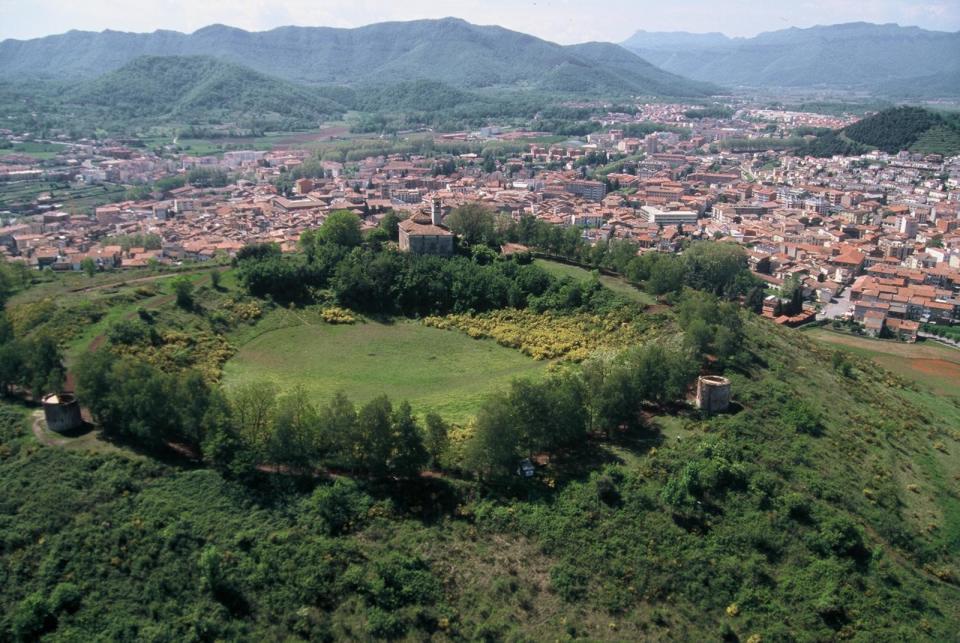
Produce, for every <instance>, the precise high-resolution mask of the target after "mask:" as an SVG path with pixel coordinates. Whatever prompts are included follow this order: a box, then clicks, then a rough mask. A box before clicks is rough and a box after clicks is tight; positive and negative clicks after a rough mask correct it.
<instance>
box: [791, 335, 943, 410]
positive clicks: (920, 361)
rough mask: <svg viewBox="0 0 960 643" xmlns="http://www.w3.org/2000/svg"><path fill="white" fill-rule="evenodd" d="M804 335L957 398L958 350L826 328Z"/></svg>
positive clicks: (941, 345)
mask: <svg viewBox="0 0 960 643" xmlns="http://www.w3.org/2000/svg"><path fill="white" fill-rule="evenodd" d="M807 335H809V336H810V337H812V338H814V339H816V340H817V341H820V342H825V343H828V344H832V345H835V346H838V347H840V348H842V349H843V350H847V351H849V352H851V353H855V354H857V355H860V356H862V357H868V358H870V359H872V360H873V361H875V362H876V363H877V364H880V365H881V366H883V367H884V368H886V369H887V370H889V371H891V372H893V373H896V374H897V375H900V376H902V377H905V378H907V379H909V380H913V381H915V382H919V383H921V384H923V385H925V386H927V387H929V388H930V389H931V390H932V391H933V392H934V393H937V394H938V395H943V396H948V397H954V398H957V399H960V350H957V349H955V348H951V347H949V346H945V345H943V344H937V343H935V342H931V341H924V342H920V343H917V344H905V343H902V342H895V341H885V340H877V339H869V338H866V337H855V336H853V335H847V334H843V333H835V332H832V331H829V330H826V329H815V330H811V331H807Z"/></svg>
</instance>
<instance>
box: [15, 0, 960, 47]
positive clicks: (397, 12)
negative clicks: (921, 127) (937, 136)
mask: <svg viewBox="0 0 960 643" xmlns="http://www.w3.org/2000/svg"><path fill="white" fill-rule="evenodd" d="M449 9H450V5H449V4H448V3H445V2H440V1H439V0H412V1H411V2H407V3H404V4H403V6H398V5H396V4H394V3H383V2H377V1H372V0H353V1H351V2H346V1H344V0H332V1H328V2H324V3H323V6H318V5H316V4H314V3H311V2H309V1H308V0H280V1H270V0H236V1H234V2H228V1H227V0H208V1H206V2H204V3H202V5H201V4H199V3H193V2H191V0H155V1H151V2H139V1H129V2H120V1H118V0H89V1H88V2H85V3H82V4H77V3H65V2H61V1H60V0H34V1H32V2H29V3H28V2H21V1H20V0H0V11H2V12H3V14H4V16H5V20H4V22H3V24H2V25H0V40H6V39H10V38H13V39H19V40H27V39H31V38H39V37H43V36H48V35H54V34H59V33H64V32H66V31H70V30H74V29H75V30H82V31H103V30H106V29H110V30H114V31H128V32H152V31H156V30H173V31H180V32H183V33H192V32H194V31H196V30H198V29H201V28H203V27H205V26H209V25H212V24H223V25H228V26H231V27H237V28H239V29H244V30H247V31H266V30H270V29H274V28H277V27H283V26H303V27H340V28H355V27H361V26H364V25H369V24H374V23H379V22H397V21H401V22H403V21H411V20H419V19H439V18H444V17H457V18H462V19H464V20H467V21H468V22H471V23H474V24H480V25H493V24H496V25H499V26H502V27H505V28H507V29H512V30H514V31H520V32H524V33H528V34H531V35H534V36H537V37H540V38H543V39H545V40H550V41H554V42H558V43H561V44H573V43H578V42H585V41H590V40H601V41H608V42H621V41H623V40H625V39H626V38H629V37H630V36H631V35H632V34H633V33H635V32H636V31H638V30H643V31H648V32H669V31H685V32H690V33H716V32H719V33H723V34H724V35H727V36H730V37H751V36H755V35H757V34H758V33H762V32H766V31H776V30H780V29H787V28H790V27H798V28H809V27H812V26H816V25H832V24H839V23H848V22H871V23H875V24H887V23H895V24H898V25H901V26H905V27H908V26H916V27H920V28H922V29H928V30H932V31H948V32H953V31H960V3H952V2H944V1H940V0H932V1H926V0H900V1H894V0H880V1H878V2H872V3H870V4H869V5H867V6H864V3H862V2H854V1H852V0H805V1H803V2H784V1H781V0H772V1H771V2H767V3H763V4H762V5H758V4H756V3H753V2H748V1H746V0H729V1H727V2H723V3H714V2H710V1H709V0H680V1H678V2H676V3H673V4H672V5H670V6H664V5H661V4H659V3H652V2H646V1H641V2H629V0H609V1H608V2H606V3H605V4H604V5H602V7H600V8H596V7H594V8H590V7H586V6H583V5H582V3H579V2H573V1H571V0H547V1H540V0H537V1H529V0H528V1H526V2H508V1H507V0H487V1H485V2H480V1H479V0H465V1H464V2H461V3H458V5H457V9H458V10H457V13H456V14H455V15H451V14H450V11H449Z"/></svg>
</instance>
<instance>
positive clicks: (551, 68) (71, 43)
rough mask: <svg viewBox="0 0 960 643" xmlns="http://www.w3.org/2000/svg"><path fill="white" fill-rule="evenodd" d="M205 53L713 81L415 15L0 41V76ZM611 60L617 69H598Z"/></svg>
mask: <svg viewBox="0 0 960 643" xmlns="http://www.w3.org/2000/svg"><path fill="white" fill-rule="evenodd" d="M144 55H148V56H158V55H161V56H172V55H177V56H184V55H203V56H215V57H217V58H220V59H223V60H226V61H229V62H233V63H237V64H241V65H244V66H246V67H250V68H251V69H254V70H256V71H259V72H261V73H265V74H270V75H273V76H277V77H279V78H283V79H285V80H289V81H294V82H299V83H309V84H346V85H351V86H359V85H368V84H396V83H400V82H408V81H414V80H431V81H437V82H442V83H446V84H448V85H451V86H455V87H459V88H471V89H475V88H485V87H519V88H529V89H539V90H548V91H556V90H560V91H564V92H574V93H587V92H590V93H593V92H598V91H602V92H605V93H616V94H650V95H670V96H704V95H708V94H710V93H712V92H714V91H716V88H715V87H714V86H713V85H708V84H705V83H699V82H692V81H689V80H687V79H684V78H679V77H677V76H676V75H673V74H670V73H667V72H664V71H663V70H660V69H657V68H656V67H654V66H653V65H651V64H649V63H648V62H647V61H645V60H643V59H641V58H640V57H638V56H637V55H635V54H633V53H631V52H628V51H626V50H624V49H623V48H621V47H619V46H617V45H609V44H605V45H599V44H591V45H579V46H574V47H564V46H561V45H557V44H555V43H551V42H547V41H545V40H541V39H539V38H535V37H533V36H529V35H526V34H522V33H518V32H515V31H510V30H507V29H503V28H501V27H494V26H478V25H473V24H470V23H468V22H465V21H463V20H459V19H454V18H446V19H442V20H418V21H413V22H390V23H380V24H374V25H368V26H366V27H360V28H357V29H333V28H328V27H281V28H278V29H273V30H271V31H264V32H248V31H243V30H241V29H235V28H231V27H225V26H223V25H213V26H210V27H205V28H203V29H200V30H198V31H196V32H194V33H192V34H183V33H179V32H174V31H155V32H153V33H149V34H137V33H122V32H117V31H109V30H108V31H103V32H100V33H93V32H81V31H70V32H68V33H65V34H61V35H57V36H48V37H46V38H38V39H34V40H27V41H19V40H5V41H3V42H0V78H6V79H16V78H24V77H30V78H47V79H54V80H57V79H70V78H77V77H88V78H89V77H94V76H97V75H99V74H102V73H103V72H104V71H111V70H114V69H118V68H120V67H122V66H123V65H125V64H126V63H128V62H130V61H131V60H133V59H135V58H137V57H140V56H144ZM608 61H614V63H615V68H613V69H611V68H608V67H607V66H606V62H608Z"/></svg>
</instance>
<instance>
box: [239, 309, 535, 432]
mask: <svg viewBox="0 0 960 643" xmlns="http://www.w3.org/2000/svg"><path fill="white" fill-rule="evenodd" d="M546 365H547V362H543V361H536V360H533V359H531V358H529V357H526V356H525V355H523V354H521V353H520V352H519V351H514V350H511V349H509V348H504V347H502V346H499V345H497V344H496V343H495V342H493V341H492V340H475V339H471V338H470V337H468V336H466V335H465V334H463V333H459V332H455V331H449V330H440V329H436V328H429V327H426V326H423V325H421V324H420V323H418V322H415V321H409V320H397V321H395V322H393V323H380V322H373V321H368V322H363V323H357V324H353V325H330V324H325V323H322V322H319V321H317V322H313V321H311V320H309V319H308V318H306V317H304V318H303V323H302V324H299V325H295V326H291V327H287V328H278V329H275V330H269V331H267V332H265V333H263V334H261V335H259V336H256V337H254V338H253V339H251V340H250V341H248V342H246V343H244V344H243V345H242V346H241V347H240V349H239V350H238V351H237V354H236V355H235V356H234V357H233V358H232V359H231V360H230V361H228V362H227V364H226V366H225V367H224V384H225V386H226V388H227V390H230V389H231V388H233V387H236V386H238V385H242V384H246V383H249V382H259V381H271V382H273V383H275V384H276V385H277V386H278V387H279V389H280V390H281V391H287V390H290V389H292V388H294V387H295V386H297V385H300V386H303V387H304V388H305V389H306V390H307V392H308V393H309V394H311V396H312V397H313V398H314V400H315V401H316V402H318V403H325V402H326V401H327V400H329V399H330V397H331V396H333V394H334V393H336V392H337V391H340V390H342V391H344V392H345V393H346V394H347V395H348V396H349V397H350V399H352V400H353V401H354V402H355V403H358V404H360V403H363V402H366V401H368V400H370V399H372V398H374V397H376V396H377V395H380V394H381V393H385V394H386V395H388V396H389V397H390V399H391V400H394V401H399V400H404V399H406V400H409V401H410V404H411V405H413V408H414V412H416V413H418V414H422V413H426V412H428V411H435V412H437V413H440V414H441V415H443V416H444V417H445V418H447V419H448V420H452V421H455V422H462V421H466V420H467V419H469V418H470V417H472V416H473V415H474V414H475V413H476V411H477V409H478V408H479V406H480V403H481V402H482V400H483V398H484V396H485V395H487V394H488V393H490V392H492V391H494V390H496V389H498V388H500V387H505V386H506V385H507V384H509V382H510V380H512V379H513V378H515V377H523V376H531V377H538V376H539V375H540V374H541V373H542V372H543V371H544V369H545V368H546Z"/></svg>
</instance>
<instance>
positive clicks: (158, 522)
mask: <svg viewBox="0 0 960 643" xmlns="http://www.w3.org/2000/svg"><path fill="white" fill-rule="evenodd" d="M351 217H353V215H351V214H349V213H338V214H336V215H333V216H331V217H330V218H329V219H328V221H327V223H325V225H324V226H323V227H321V228H320V229H318V230H316V231H311V232H310V233H309V234H307V235H305V238H304V240H303V244H302V250H303V252H302V254H299V255H293V256H287V255H281V254H280V253H279V252H278V251H277V250H276V249H275V248H274V247H272V246H269V245H258V246H250V247H248V248H246V249H244V250H243V251H242V252H241V253H240V254H239V255H238V257H237V260H236V262H235V265H233V266H231V267H230V268H229V269H226V268H221V269H220V270H212V271H211V270H209V269H202V270H201V271H199V272H196V273H194V274H191V273H189V272H185V273H184V274H182V275H179V276H169V277H163V276H162V275H161V276H160V279H159V280H158V281H156V282H145V283H139V284H138V283H128V284H126V285H124V284H118V283H113V284H111V283H110V282H109V281H104V282H103V284H104V287H103V288H102V289H101V290H94V291H91V292H87V293H74V294H71V293H70V292H69V291H67V290H65V289H62V288H61V289H58V283H57V282H55V281H54V282H49V283H40V284H32V283H31V282H32V280H31V279H30V277H29V275H28V276H26V277H24V275H22V274H20V273H18V272H16V271H14V270H13V269H11V268H9V267H7V266H2V271H0V277H3V279H2V280H0V286H3V287H2V289H0V293H2V295H3V296H5V297H6V296H10V300H9V302H8V303H7V306H6V310H5V314H4V316H3V317H2V319H3V320H4V323H3V324H0V350H3V351H8V352H6V353H5V355H19V356H23V357H24V358H25V360H26V362H25V363H30V364H34V365H35V366H36V368H35V372H36V373H38V378H39V377H40V376H46V377H52V378H54V379H56V378H57V377H60V376H62V373H59V374H58V372H56V370H55V369H51V370H50V371H49V372H46V373H45V372H44V371H45V368H46V366H45V365H49V362H44V361H43V360H39V359H36V358H35V357H34V356H36V355H39V354H46V355H50V354H53V355H56V353H57V350H58V343H57V342H53V343H52V344H50V343H49V340H44V339H43V338H50V337H51V336H56V337H60V338H62V342H61V343H60V346H59V350H62V351H64V353H65V354H66V356H67V357H68V364H69V368H70V371H71V375H72V376H73V377H74V378H75V379H76V383H77V386H78V392H79V394H80V396H81V398H82V399H83V400H84V403H85V404H86V405H87V406H88V407H89V409H90V411H91V412H92V414H93V416H94V417H95V418H96V419H97V420H98V421H99V423H100V431H99V432H98V433H96V434H85V435H81V436H77V437H71V436H67V437H64V436H57V435H55V434H51V433H49V432H48V431H45V430H44V429H43V427H42V425H41V426H39V427H37V426H35V425H33V424H32V418H31V417H30V415H31V414H30V411H31V410H32V409H30V408H29V407H28V406H25V405H24V404H23V403H22V402H14V401H12V400H11V401H9V402H5V403H2V404H0V442H2V444H0V506H2V507H3V511H2V512H0V580H2V581H3V582H2V584H0V631H2V632H3V635H2V636H3V638H9V639H20V640H31V639H36V638H40V637H46V638H48V639H50V640H78V639H83V640H86V639H91V638H98V637H100V638H106V639H138V640H139V639H143V640H183V639H191V640H196V639H203V640H218V639H271V640H273V639H284V640H340V639H404V638H406V639H410V640H423V639H427V638H432V639H436V640H463V639H468V640H505V639H509V640H518V639H519V640H524V639H550V640H554V639H560V640H568V639H585V640H663V639H681V640H743V641H747V640H752V641H777V640H783V641H788V640H835V639H852V640H871V641H872V640H904V639H909V640H929V641H942V640H950V639H951V638H952V637H953V636H954V634H955V633H956V631H957V630H958V628H960V607H958V606H960V600H958V599H960V574H958V569H960V567H958V565H960V555H958V552H960V497H958V494H957V490H956V480H957V476H960V465H958V461H957V457H956V455H957V452H958V449H960V435H958V433H957V428H956V427H957V426H958V422H960V407H958V406H957V405H956V404H955V403H954V402H953V401H952V400H948V399H945V398H939V397H936V396H935V395H933V394H931V392H930V391H929V390H927V389H924V388H922V387H921V386H919V385H913V384H908V383H906V382H905V381H902V380H900V379H898V378H897V377H895V376H893V375H891V374H890V373H888V372H886V371H884V370H883V369H881V368H878V367H876V366H875V365H874V364H873V363H872V362H869V361H867V360H862V359H859V358H857V357H855V356H853V355H849V354H846V353H840V352H834V351H831V350H828V349H825V348H823V347H822V346H820V345H819V344H816V343H814V342H813V341H811V340H810V339H809V338H808V337H806V336H805V335H804V334H801V333H798V332H796V331H791V330H788V329H782V328H779V327H776V326H774V325H773V324H771V323H770V322H768V321H766V320H763V319H761V318H759V317H758V316H756V315H754V314H752V313H751V312H750V311H749V310H746V309H745V308H751V307H754V306H756V305H757V304H758V303H759V302H758V295H762V292H763V290H762V286H760V285H759V284H758V283H757V282H756V281H755V280H754V279H753V278H752V277H751V275H750V274H749V272H748V271H747V270H746V258H745V256H744V254H743V252H742V250H740V249H739V248H738V247H736V246H731V245H727V244H712V243H702V244H696V245H693V246H691V247H690V248H689V249H687V250H686V252H684V253H683V254H682V255H679V256H669V255H656V254H653V255H644V256H642V257H638V256H637V255H636V247H635V246H633V245H632V244H630V243H627V242H611V243H610V244H601V245H598V246H595V247H591V246H587V245H586V244H584V242H583V241H582V239H581V238H580V236H579V235H576V234H564V233H563V231H561V230H559V229H558V228H555V227H552V226H548V225H546V224H543V225H539V224H538V223H537V222H536V221H535V220H533V219H530V218H528V219H524V220H521V221H520V222H518V223H514V224H512V225H507V224H506V223H505V222H497V221H495V220H494V219H492V218H491V217H490V216H489V214H486V213H484V212H482V211H476V210H473V211H471V210H465V211H461V212H457V213H456V216H454V217H453V218H452V220H451V225H452V226H453V227H455V228H456V229H457V231H458V232H459V233H460V235H461V237H462V238H464V239H466V240H467V243H466V244H464V245H461V247H460V248H459V252H458V255H457V256H456V257H454V258H451V259H439V258H432V257H413V256H410V255H405V254H402V253H398V252H396V251H395V250H393V249H392V247H391V245H390V243H389V240H390V239H391V238H392V237H393V235H394V234H395V233H396V231H395V225H396V220H395V219H393V220H390V219H389V218H388V219H387V220H385V221H384V223H383V225H382V227H381V228H380V229H377V230H374V231H371V232H368V233H366V234H361V232H360V229H359V224H358V221H357V220H356V218H355V217H353V218H351ZM507 240H510V241H515V242H523V243H526V244H529V245H532V246H534V247H537V248H539V249H541V250H542V251H544V252H547V253H549V254H550V255H552V256H555V257H564V258H566V259H567V260H572V261H576V262H577V263H579V264H583V265H587V266H597V267H603V268H605V269H608V270H613V271H615V272H616V273H619V274H621V275H627V276H628V277H629V280H628V281H622V283H620V285H619V286H618V288H617V290H616V291H613V290H611V289H609V288H607V287H606V286H604V282H602V281H600V280H599V279H598V278H593V277H591V278H586V279H574V278H570V277H564V276H560V275H563V274H564V273H563V271H547V270H545V269H544V268H543V264H542V263H538V262H532V261H530V257H528V256H525V255H518V256H515V257H512V258H498V257H497V256H496V254H495V253H494V252H493V251H492V249H491V247H490V246H492V245H496V244H498V243H499V242H501V241H507ZM198 270H199V269H198ZM107 277H109V275H104V276H102V277H101V276H98V277H97V279H104V280H105V279H106V278H107ZM612 278H613V277H609V276H608V277H607V279H612ZM91 279H93V278H91ZM97 283H100V282H97ZM632 283H633V284H637V285H639V286H641V287H642V288H643V290H645V291H646V294H645V295H644V296H643V297H631V296H629V294H628V293H629V292H630V289H631V288H634V287H635V286H634V285H631V284H632ZM652 296H656V297H658V303H657V304H656V305H653V306H651V305H649V304H648V301H649V299H648V297H652ZM761 298H762V297H761ZM743 304H746V306H744V305H743ZM373 320H376V321H377V323H379V324H382V325H383V326H382V328H381V329H380V330H378V332H382V333H388V332H389V324H390V322H391V320H393V323H395V324H397V325H398V326H399V327H401V328H406V327H407V326H408V325H409V324H415V323H421V321H419V320H422V323H424V324H426V325H428V326H430V327H431V330H433V329H440V330H437V331H435V332H445V333H451V334H461V333H463V334H465V336H467V337H475V338H477V339H476V340H470V341H477V342H489V341H491V340H492V341H495V342H497V343H498V344H500V345H501V346H503V347H506V348H511V349H513V350H517V351H520V352H525V353H526V354H528V355H530V356H532V357H533V358H535V359H540V360H542V361H544V362H548V365H547V367H546V369H544V372H542V373H540V374H538V375H533V374H527V375H525V376H524V377H520V378H517V379H515V380H514V381H512V382H509V383H507V384H503V383H498V384H496V385H491V386H490V388H488V389H486V396H485V399H484V400H483V402H482V404H481V405H480V406H479V408H478V409H477V410H476V411H475V413H474V414H473V415H472V416H471V417H467V418H466V419H456V420H451V419H450V418H449V417H444V416H443V415H441V414H438V413H435V412H432V411H428V412H424V410H423V409H418V408H417V407H415V406H412V405H410V404H408V403H407V402H406V401H404V400H403V399H396V398H394V399H390V398H388V397H386V396H384V395H379V396H373V397H368V398H367V399H364V400H359V399H357V395H356V393H357V391H355V390H351V387H352V383H351V381H350V380H349V379H346V380H345V381H344V382H343V391H342V392H341V393H336V394H333V395H331V396H330V397H327V398H324V399H316V398H315V397H312V396H311V395H309V394H307V393H306V392H305V391H304V390H303V389H301V388H297V387H293V388H289V389H285V390H281V389H278V388H277V387H276V386H275V385H271V384H270V383H269V382H259V383H258V382H256V381H254V382H249V383H247V384H246V385H242V386H239V387H235V388H227V389H225V388H224V387H222V386H221V384H220V382H219V379H220V374H221V371H222V366H223V363H224V362H225V361H226V360H228V359H230V358H231V356H232V355H233V354H234V352H235V351H236V347H237V346H238V345H246V344H247V343H249V342H252V341H255V338H257V337H263V336H264V335H265V334H269V333H271V332H272V331H274V330H275V329H277V328H281V327H286V326H285V325H287V324H292V325H293V326H292V327H303V328H307V329H309V328H310V326H311V325H318V324H329V325H332V326H339V325H353V324H356V325H363V324H367V323H371V322H372V321H373ZM276 336H277V337H282V336H281V335H276ZM313 336H314V337H322V334H314V335H313ZM44 341H47V342H48V344H47V345H46V348H43V349H42V350H37V348H36V347H37V346H40V345H41V344H42V343H43V342H44ZM319 341H322V339H321V340H319ZM598 342H603V343H602V344H601V343H598ZM51 349H52V350H51ZM309 350H310V346H309V345H305V344H304V343H303V342H297V341H295V340H291V343H290V345H289V346H288V347H287V351H290V352H292V351H296V352H305V351H309ZM376 350H383V349H382V348H380V347H378V348H374V349H371V352H374V351H376ZM372 358H373V359H375V356H373V357H372ZM408 360H409V362H410V363H411V364H418V363H419V362H421V361H423V363H424V364H429V363H431V361H432V360H431V354H430V353H428V351H426V350H422V351H421V350H417V349H416V348H415V346H414V347H411V348H410V349H409V355H408ZM418 368H419V366H418ZM702 372H708V373H715V374H723V375H725V376H726V377H728V378H730V380H731V382H732V390H733V400H734V404H733V406H732V408H731V409H730V410H729V411H728V412H726V413H722V414H719V415H716V416H706V415H704V414H701V413H700V412H698V411H696V410H695V409H694V408H692V407H691V406H690V404H689V403H688V401H687V399H688V391H689V386H690V384H691V383H692V382H693V380H694V379H695V378H696V376H697V374H698V373H702ZM483 375H484V374H483V373H480V372H478V373H476V386H477V387H483V386H485V380H484V378H483ZM13 376H14V378H15V379H14V380H10V379H4V378H3V376H2V374H0V386H2V387H3V388H4V390H9V391H10V392H11V393H16V392H20V391H22V390H24V389H26V388H29V387H30V386H31V384H30V383H29V382H28V381H27V380H26V379H16V378H17V377H18V376H17V372H13ZM7 377H8V378H9V375H8V376H7ZM37 382H38V383H37V384H36V386H37V387H39V388H41V389H42V388H44V387H45V386H49V384H46V383H44V382H42V381H40V380H39V379H38V380H37ZM357 388H359V387H357ZM171 445H173V448H171ZM528 457H529V458H531V459H532V460H533V461H534V462H535V463H536V475H535V476H534V477H532V478H522V477H520V476H518V475H516V470H517V464H518V463H519V462H520V461H521V460H522V459H524V458H528Z"/></svg>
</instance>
